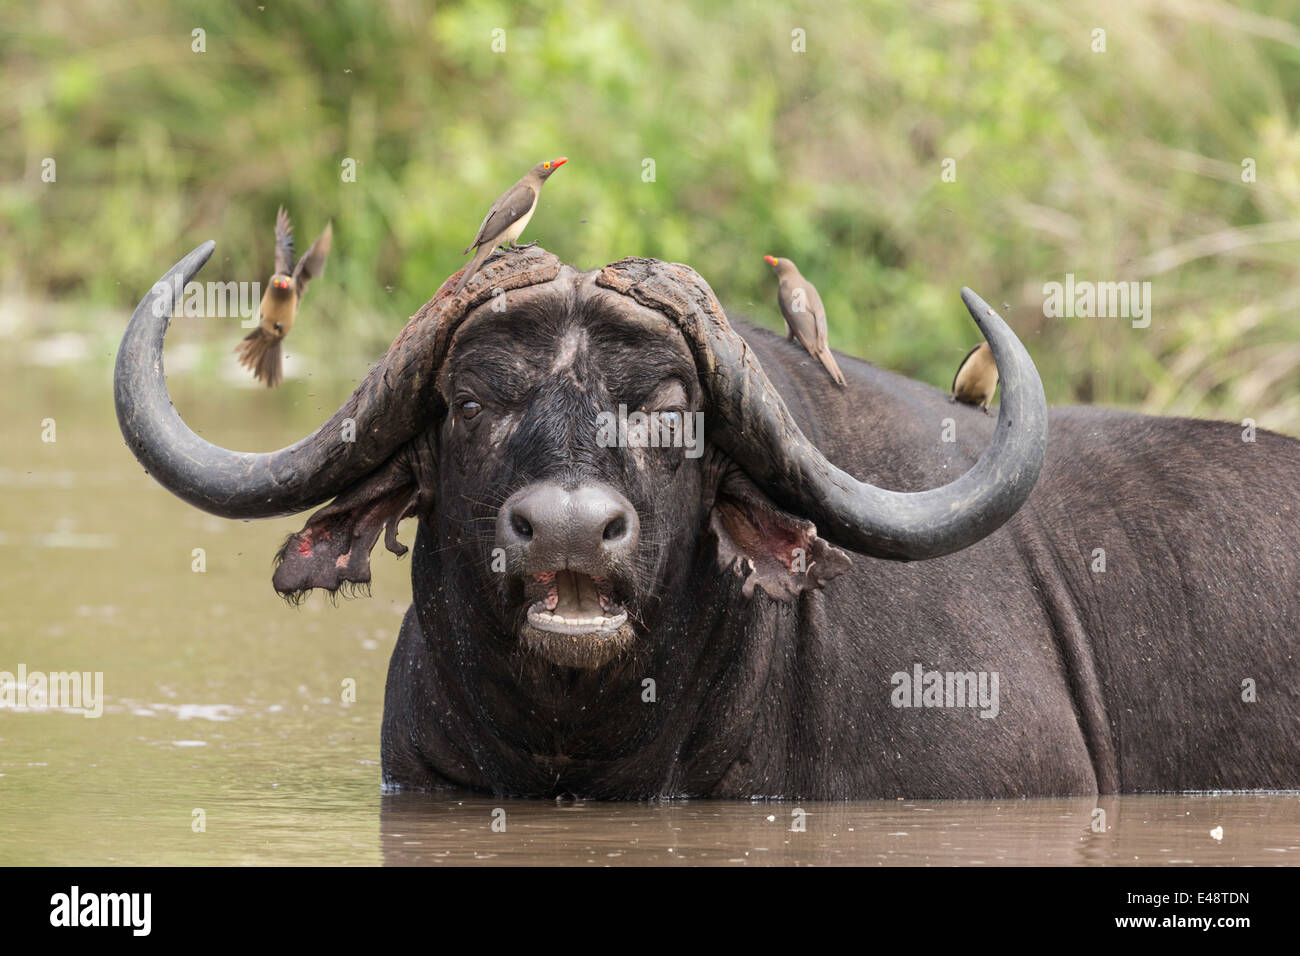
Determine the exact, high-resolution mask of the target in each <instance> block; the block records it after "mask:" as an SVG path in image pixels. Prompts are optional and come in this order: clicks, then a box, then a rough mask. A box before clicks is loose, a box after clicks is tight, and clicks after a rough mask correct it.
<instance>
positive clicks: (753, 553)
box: [709, 465, 852, 601]
mask: <svg viewBox="0 0 1300 956" xmlns="http://www.w3.org/2000/svg"><path fill="white" fill-rule="evenodd" d="M709 530H710V531H712V532H713V535H714V537H715V538H717V541H718V566H719V567H721V568H722V570H723V571H732V572H734V573H735V574H737V575H743V576H744V577H745V584H744V587H743V591H744V594H745V597H753V596H754V587H755V586H758V587H760V588H762V589H763V590H764V591H765V592H767V594H768V595H769V596H771V597H773V598H775V599H776V600H778V601H791V600H793V599H795V598H797V597H798V596H799V595H800V593H802V592H803V591H809V590H813V589H815V588H820V587H821V586H822V585H823V584H825V583H826V582H827V581H829V580H831V579H832V578H834V577H836V576H838V575H840V574H842V573H843V572H844V571H847V570H848V569H849V567H850V565H851V564H852V562H851V561H850V560H849V556H848V555H847V554H845V553H844V552H843V551H841V550H840V549H839V548H837V547H835V546H834V545H832V544H829V543H828V542H826V541H823V540H822V539H821V538H819V537H817V528H816V526H815V525H813V523H812V522H811V521H805V520H804V519H802V518H797V517H795V516H794V515H792V514H789V513H788V512H785V511H782V510H781V509H780V508H778V507H777V506H776V505H774V504H772V502H771V501H770V500H769V499H768V498H767V496H766V495H764V494H763V492H762V491H760V490H759V489H758V487H757V486H756V485H754V483H753V482H751V481H750V480H749V478H747V477H746V476H745V475H744V474H743V473H742V472H741V471H740V470H739V469H737V468H736V467H735V466H734V465H732V466H731V467H729V468H728V469H727V470H726V473H725V475H724V477H723V478H722V480H721V481H720V482H719V486H718V491H717V494H716V496H715V497H714V500H713V506H712V508H710V510H709Z"/></svg>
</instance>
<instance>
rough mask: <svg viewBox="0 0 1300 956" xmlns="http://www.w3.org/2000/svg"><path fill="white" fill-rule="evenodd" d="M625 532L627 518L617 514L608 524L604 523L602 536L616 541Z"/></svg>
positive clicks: (607, 539)
mask: <svg viewBox="0 0 1300 956" xmlns="http://www.w3.org/2000/svg"><path fill="white" fill-rule="evenodd" d="M625 534H627V519H626V518H625V517H623V516H622V515H618V516H616V517H615V518H614V520H612V521H611V522H610V523H609V524H607V525H605V533H604V534H603V535H602V537H603V538H604V539H605V540H606V541H617V540H619V539H620V538H622V537H623V536H624V535H625Z"/></svg>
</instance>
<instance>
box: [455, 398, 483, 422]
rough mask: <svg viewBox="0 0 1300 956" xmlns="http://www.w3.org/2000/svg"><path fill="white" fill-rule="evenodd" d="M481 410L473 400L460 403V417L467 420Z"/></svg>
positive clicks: (481, 407)
mask: <svg viewBox="0 0 1300 956" xmlns="http://www.w3.org/2000/svg"><path fill="white" fill-rule="evenodd" d="M482 410H483V406H482V405H480V404H479V403H478V402H476V401H474V400H473V399H466V400H465V401H463V402H461V403H460V414H461V417H462V418H464V419H466V420H469V419H471V418H473V417H474V416H475V415H477V414H478V413H479V412H481V411H482Z"/></svg>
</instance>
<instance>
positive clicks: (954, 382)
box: [948, 342, 984, 395]
mask: <svg viewBox="0 0 1300 956" xmlns="http://www.w3.org/2000/svg"><path fill="white" fill-rule="evenodd" d="M983 344H984V343H983V342H981V343H980V345H983ZM979 350H980V346H979V345H977V346H975V347H974V348H973V349H971V350H970V351H969V352H967V353H966V357H965V358H964V359H962V360H961V364H960V365H958V366H957V371H956V372H954V373H953V376H952V388H950V389H948V391H950V392H952V393H953V394H954V395H955V394H957V379H959V378H961V370H962V369H964V368H965V367H966V363H967V362H969V361H970V357H971V356H972V355H974V354H975V353H976V352H978V351H979Z"/></svg>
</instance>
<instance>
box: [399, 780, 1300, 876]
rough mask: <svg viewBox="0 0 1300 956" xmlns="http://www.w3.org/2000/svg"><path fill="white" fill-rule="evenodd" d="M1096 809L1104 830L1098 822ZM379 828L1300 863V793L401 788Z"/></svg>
mask: <svg viewBox="0 0 1300 956" xmlns="http://www.w3.org/2000/svg"><path fill="white" fill-rule="evenodd" d="M1097 809H1101V810H1102V811H1104V814H1105V817H1104V820H1105V825H1106V826H1107V829H1106V831H1105V832H1098V831H1095V830H1094V829H1093V825H1094V821H1095V820H1100V819H1103V818H1101V817H1099V816H1098V815H1096V814H1095V811H1096V810H1097ZM502 811H504V813H502ZM800 818H802V822H803V829H802V831H796V830H795V829H794V827H795V826H796V825H797V823H796V821H798V820H799V819H800ZM501 821H504V825H505V828H504V831H501ZM494 822H496V824H497V831H494V830H493V824H494ZM1215 827H1222V828H1223V838H1222V840H1215V839H1214V837H1213V836H1212V835H1211V830H1212V829H1214V828H1215ZM380 829H381V832H382V845H383V855H384V862H385V863H387V864H390V865H427V864H430V863H452V864H462V865H463V864H488V863H495V864H554V863H568V864H578V865H591V864H595V865H626V864H631V865H672V864H686V865H699V864H710V865H712V864H722V865H726V864H732V865H737V864H739V865H788V864H800V865H818V866H825V865H843V864H852V865H865V866H875V865H883V866H898V865H903V866H951V865H993V866H1006V865H1022V864H1036V865H1047V866H1064V865H1078V864H1108V865H1123V864H1132V865H1138V866H1159V865H1165V864H1189V863H1196V864H1232V863H1236V864H1242V863H1257V864H1263V865H1276V864H1283V863H1290V864H1294V863H1296V862H1300V846H1297V843H1298V842H1300V799H1298V798H1297V797H1295V796H1293V795H1288V796H1277V795H1273V796H1261V795H1255V794H1248V795H1244V794H1234V795H1229V796H1216V797H1208V796H1202V797H1183V796H1125V797H1105V798H1101V799H1100V800H1099V799H1095V798H1077V797H1076V798H1071V799H1063V800H1012V801H960V802H956V801H954V802H925V803H918V802H908V801H901V800H900V801H874V802H857V803H803V804H793V803H782V804H773V803H716V802H711V801H708V802H694V801H692V802H683V803H671V804H636V805H623V804H607V803H583V802H576V803H575V802H568V803H558V804H553V803H548V802H544V801H522V800H506V801H501V800H490V799H483V798H481V797H466V798H464V799H463V800H460V801H455V800H453V801H448V800H446V799H442V798H439V799H430V795H428V794H400V795H396V796H388V797H385V798H384V799H383V809H382V812H381V814H380ZM1229 837H1231V839H1229ZM1287 841H1289V843H1288V842H1287Z"/></svg>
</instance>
